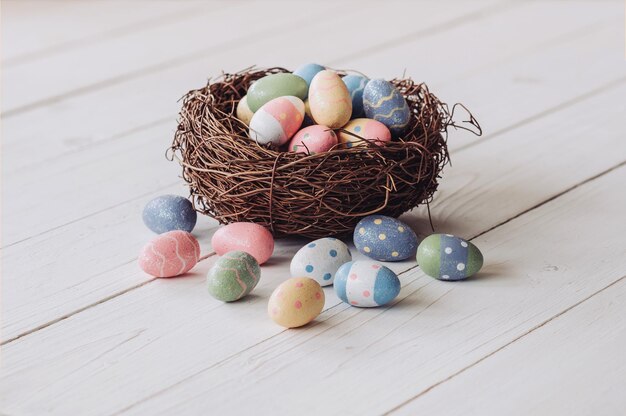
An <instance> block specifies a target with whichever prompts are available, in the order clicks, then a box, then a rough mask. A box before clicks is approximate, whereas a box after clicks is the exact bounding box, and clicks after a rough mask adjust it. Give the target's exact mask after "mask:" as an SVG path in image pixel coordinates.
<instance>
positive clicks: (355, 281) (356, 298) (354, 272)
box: [334, 260, 400, 308]
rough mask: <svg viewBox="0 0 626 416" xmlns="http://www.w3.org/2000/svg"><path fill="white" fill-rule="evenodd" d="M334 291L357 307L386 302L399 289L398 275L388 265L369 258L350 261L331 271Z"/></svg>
mask: <svg viewBox="0 0 626 416" xmlns="http://www.w3.org/2000/svg"><path fill="white" fill-rule="evenodd" d="M334 287H335V293H336V294H337V296H338V297H339V299H341V300H342V301H344V302H345V303H348V304H350V305H352V306H358V307H361V308H373V307H376V306H382V305H386V304H388V303H389V302H391V301H392V300H394V299H395V298H396V297H397V296H398V294H399V293H400V279H398V276H397V275H396V274H395V273H394V272H393V271H392V270H391V269H389V268H387V267H385V266H383V265H382V264H379V263H376V262H373V261H370V260H357V261H351V262H348V263H346V264H344V265H342V266H341V267H340V268H339V270H337V273H335V283H334Z"/></svg>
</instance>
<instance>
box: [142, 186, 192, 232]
mask: <svg viewBox="0 0 626 416" xmlns="http://www.w3.org/2000/svg"><path fill="white" fill-rule="evenodd" d="M197 219H198V214H197V213H196V211H195V210H194V209H193V205H192V204H191V202H190V201H189V200H188V199H187V198H183V197H182V196H179V195H161V196H158V197H156V198H154V199H152V200H151V201H149V202H148V203H147V204H146V206H145V207H144V209H143V222H144V224H146V226H147V227H148V228H149V229H151V230H152V231H154V232H155V233H157V234H162V233H166V232H168V231H173V230H183V231H188V232H191V231H192V230H193V227H195V226H196V221H197Z"/></svg>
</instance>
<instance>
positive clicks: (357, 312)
mask: <svg viewBox="0 0 626 416" xmlns="http://www.w3.org/2000/svg"><path fill="white" fill-rule="evenodd" d="M625 180H626V168H625V167H623V166H622V167H621V168H620V169H618V170H616V171H615V172H612V173H610V174H608V175H606V177H603V178H601V179H598V180H596V181H592V182H591V183H589V184H586V185H584V186H582V187H580V188H578V189H576V190H574V191H572V192H571V193H568V194H566V195H565V196H562V197H560V198H558V199H556V200H555V201H552V202H550V203H547V204H545V205H544V206H542V207H540V208H538V209H537V210H535V211H532V212H530V213H529V214H527V215H524V216H522V217H520V218H517V219H515V220H513V221H512V222H510V223H509V224H506V225H504V226H502V227H500V228H498V229H496V230H495V231H492V232H489V233H487V234H485V235H484V236H482V237H480V238H479V239H478V240H477V244H478V245H479V246H480V247H482V248H483V249H484V250H485V254H486V255H487V256H488V257H487V258H488V259H490V260H489V263H488V264H487V267H486V268H485V273H484V275H483V277H482V278H476V279H473V280H469V281H466V282H463V283H461V284H456V283H452V284H450V283H448V282H440V281H436V280H433V279H431V278H429V277H427V276H424V275H423V274H422V273H421V272H420V271H419V270H418V269H416V270H415V271H412V272H410V273H408V274H407V275H406V276H404V277H403V280H404V287H403V290H402V292H401V294H400V298H401V299H400V300H399V301H398V302H396V303H395V305H393V306H392V307H389V308H379V309H359V308H351V307H344V305H341V306H340V309H342V310H341V311H336V310H334V309H337V308H333V310H332V311H327V313H326V315H325V318H326V319H325V320H323V322H322V323H320V324H319V325H317V326H315V327H312V328H310V329H308V330H305V331H297V330H296V331H293V330H292V331H285V332H283V333H282V334H280V335H278V336H275V337H272V338H270V339H268V340H267V341H265V342H262V343H258V344H256V345H254V346H252V347H250V348H249V349H247V350H245V351H244V352H243V353H241V354H234V355H233V356H231V357H229V358H227V359H225V360H223V361H220V362H218V363H215V364H213V363H207V364H204V365H203V364H200V363H197V366H196V367H195V373H194V374H193V375H191V376H189V377H188V378H186V379H184V380H183V381H180V382H177V381H175V380H172V382H171V383H168V384H167V386H164V388H163V389H161V390H160V391H158V392H155V393H154V394H153V395H151V396H148V397H146V398H145V399H143V398H142V399H138V400H136V402H135V403H136V404H135V403H133V404H132V405H130V406H127V408H126V409H127V410H129V411H127V412H125V414H146V413H148V414H158V413H163V414H167V413H171V412H172V411H175V412H176V414H183V415H184V414H194V413H196V412H197V411H198V410H199V409H211V411H212V412H216V413H225V412H235V411H236V412H237V413H241V414H245V413H248V412H261V413H263V412H265V411H270V409H271V411H272V412H276V413H278V414H282V413H285V414H286V413H288V412H289V411H290V409H294V408H296V407H300V408H304V409H311V413H315V414H328V413H333V414H354V415H357V414H383V413H385V412H387V411H389V410H392V409H395V408H397V405H398V404H400V403H403V401H404V400H406V399H407V398H411V397H414V396H415V395H416V394H419V393H418V392H423V391H426V390H427V389H429V388H430V386H432V385H433V384H436V383H438V382H440V381H441V380H446V379H447V378H448V377H450V375H451V374H455V373H456V372H457V371H459V369H463V368H466V367H467V366H468V365H470V364H471V363H474V362H476V361H477V360H481V359H483V358H484V357H486V356H489V355H491V354H493V353H494V351H497V350H498V349H500V348H502V346H503V345H507V344H509V343H512V342H514V341H515V340H517V339H518V338H519V337H523V336H524V335H525V334H527V333H528V332H532V331H533V330H534V329H535V328H537V327H538V326H541V325H543V324H544V323H546V322H549V321H550V320H552V319H554V318H555V316H558V315H559V314H560V313H561V312H562V311H563V310H565V309H567V308H570V307H572V306H573V305H576V304H578V303H579V302H581V301H584V300H585V299H587V298H588V297H589V296H592V295H593V294H595V293H597V292H598V291H600V290H602V289H603V288H605V287H607V286H609V285H612V284H613V283H614V282H616V281H618V280H622V281H623V280H624V276H625V275H626V263H624V261H623V258H624V255H625V254H626V251H625V250H624V245H623V235H624V232H626V222H624V221H623V212H624V210H625V209H626V194H624V193H618V192H615V189H617V188H619V187H620V186H621V184H623V183H624V181H625ZM618 194H619V195H618ZM599 207H601V209H602V215H596V216H589V215H587V214H588V213H589V212H590V211H595V210H597V209H598V208H599ZM583 217H585V218H586V220H585V221H580V218H583ZM581 236H584V238H586V239H588V240H590V241H589V242H588V243H587V244H581ZM531 241H532V244H529V242H531ZM589 276H594V278H593V279H589V278H588V277H589ZM622 309H623V308H622ZM328 312H330V313H328ZM598 319H602V317H601V316H598V315H597V314H596V315H593V316H592V317H588V318H587V322H588V321H589V320H592V321H593V320H596V322H597V320H598ZM612 319H613V321H616V320H617V321H618V322H619V324H618V328H620V329H623V328H624V319H623V317H622V318H616V317H612ZM574 322H575V323H574ZM609 322H610V320H607V319H605V320H603V321H600V323H599V324H598V326H599V327H600V329H599V332H600V334H606V333H607V332H608V328H607V326H609ZM585 323H586V322H585V321H583V322H579V321H572V325H571V326H570V327H569V328H568V329H570V330H571V329H573V328H574V326H575V327H576V328H580V327H579V326H578V325H579V324H582V325H585ZM570 334H571V332H570ZM574 338H575V339H576V338H577V337H574ZM618 339H624V331H623V330H622V333H621V335H620V336H619V337H618ZM544 341H545V338H544ZM550 341H551V342H542V343H535V345H534V348H530V349H529V350H530V351H532V352H533V353H534V354H533V356H544V357H545V356H546V355H548V356H550V358H551V359H555V358H556V357H558V355H557V353H558V352H559V351H560V352H565V351H568V353H567V354H564V355H561V356H560V359H559V360H558V361H557V362H559V363H560V364H561V366H562V367H564V368H567V367H570V370H569V371H566V374H567V373H571V374H572V375H584V376H583V377H573V378H574V379H579V381H574V382H572V381H570V382H568V381H562V380H563V377H566V374H563V373H559V370H560V368H559V367H561V366H558V367H557V368H555V369H554V370H553V371H552V372H550V370H549V369H547V368H546V367H545V366H542V365H541V364H546V363H547V362H548V361H546V360H547V359H548V357H545V358H544V359H543V360H542V361H540V362H534V363H533V362H532V360H531V361H527V360H524V358H526V357H523V356H522V357H519V356H516V357H508V358H509V359H505V358H506V357H505V358H503V359H501V360H498V361H494V362H491V360H490V359H487V360H486V361H485V363H486V365H490V368H498V370H499V371H498V372H497V373H496V374H494V372H485V373H483V374H481V376H479V377H472V378H465V379H464V380H465V383H464V384H453V385H450V387H449V388H446V389H445V390H442V392H441V393H440V394H438V395H436V397H433V398H432V399H430V400H429V403H431V404H432V406H425V407H421V406H419V402H420V400H417V401H415V402H414V403H415V404H416V406H415V407H411V408H407V409H402V410H403V411H402V412H401V413H402V414H407V415H415V414H422V413H421V412H420V410H437V411H438V412H436V413H435V414H446V415H448V414H459V415H461V414H463V415H465V414H468V413H469V414H480V415H483V414H511V413H512V414H519V415H522V414H529V413H524V412H523V410H522V409H524V408H526V409H527V410H529V411H530V413H531V414H532V413H537V412H538V409H541V411H539V413H544V412H545V413H546V414H567V415H569V414H571V413H570V412H568V411H566V409H567V410H569V409H571V408H572V406H573V405H574V403H580V401H581V399H582V398H584V397H589V394H591V392H588V393H587V394H585V395H582V396H578V397H579V398H578V399H575V400H573V402H569V403H568V404H567V405H565V407H564V408H563V407H562V408H561V411H556V410H558V409H559V407H558V405H560V406H564V405H563V401H567V400H564V399H565V398H566V397H569V394H568V393H570V394H574V395H575V396H576V393H578V392H579V391H576V390H580V389H582V388H583V387H584V386H587V385H589V384H588V383H590V382H593V381H596V382H597V384H596V385H595V386H594V388H593V389H592V391H594V390H595V391H599V392H601V397H599V398H596V399H594V400H593V401H591V400H589V401H587V402H586V403H585V407H584V408H583V409H579V410H578V411H577V412H574V413H575V414H581V415H582V414H589V413H588V412H585V411H584V409H588V410H591V409H592V408H593V407H590V406H591V405H592V404H593V403H597V402H598V400H600V399H601V398H606V399H608V403H606V404H605V405H603V406H602V407H601V408H605V409H611V408H612V409H618V408H619V409H621V408H622V407H621V406H619V404H623V403H624V398H623V387H624V378H623V371H619V370H620V369H621V370H623V369H624V367H625V362H624V356H623V354H618V355H617V356H614V355H609V356H607V359H606V360H598V359H597V357H596V359H591V360H588V361H587V363H586V365H585V364H583V365H581V364H580V361H579V360H578V358H590V357H591V356H592V355H591V354H592V352H593V351H592V350H591V351H590V349H591V348H592V347H593V344H592V345H590V344H589V343H587V344H582V345H584V346H585V347H583V348H579V350H580V351H581V352H580V353H576V352H575V351H576V348H574V349H573V350H572V349H565V348H563V346H561V348H559V349H557V350H556V351H555V350H552V351H550V352H549V353H547V354H546V349H548V350H550V349H551V348H552V347H553V346H556V345H557V344H559V345H560V344H561V343H562V342H563V340H562V339H561V338H552V339H551V340H550ZM599 343H600V345H602V344H604V345H605V346H606V345H607V344H606V343H605V342H604V341H600V342H599ZM568 344H569V346H570V347H572V346H580V345H581V344H577V343H575V342H574V340H572V341H570V342H569V343H568ZM596 345H597V344H596ZM611 345H612V346H613V347H612V348H611V349H610V350H611V351H614V352H617V351H620V352H621V351H622V350H623V345H621V344H611ZM513 346H514V347H513V348H515V347H516V346H517V344H516V343H513ZM609 357H610V358H609ZM602 361H605V362H602ZM552 362H553V363H554V361H552ZM498 364H500V365H498ZM594 365H598V366H599V368H596V369H595V370H594V373H595V377H592V378H591V379H586V375H587V373H585V372H582V371H580V372H579V371H577V370H582V369H584V368H590V367H592V366H594ZM581 367H583V368H581ZM608 367H613V369H612V370H610V371H609V374H607V375H604V373H603V372H602V371H601V370H602V369H606V368H608ZM521 368H525V369H526V370H528V369H529V368H531V369H534V370H535V371H534V372H530V371H526V372H524V371H522V372H518V371H516V370H517V369H521ZM533 374H534V375H535V376H538V378H539V379H541V381H538V382H537V383H535V380H536V377H532V375H533ZM498 376H499V377H498ZM524 376H529V377H524ZM468 377H470V374H468ZM382 380H384V383H383V384H381V382H382ZM559 380H561V382H559ZM515 381H517V383H515ZM551 382H554V383H551ZM612 382H618V384H617V385H615V384H613V383H612ZM459 383H460V381H459ZM528 384H534V386H533V387H532V388H531V389H525V388H523V387H524V386H526V385H528ZM572 384H574V385H575V386H577V387H578V389H574V390H573V391H572V390H568V388H569V387H570V386H572ZM446 385H447V383H446V384H444V386H446ZM466 386H467V390H465V389H466ZM469 386H473V387H469ZM496 386H497V387H496ZM454 387H457V388H454ZM490 387H491V388H492V393H491V394H490V395H489V399H490V400H485V401H483V400H481V393H483V398H484V393H485V391H488V390H489V388H490ZM494 387H495V388H496V391H495V392H494V391H493V388H494ZM542 387H544V389H543V391H542V394H541V395H540V396H539V401H535V400H534V399H535V396H534V395H532V392H533V391H540V390H541V388H542ZM463 390H465V391H463ZM459 391H463V393H460V394H458V392H459ZM445 393H447V394H445ZM455 393H456V394H455ZM474 393H475V394H474ZM270 395H271V397H272V400H267V399H266V398H267V397H270ZM546 396H550V397H551V400H550V403H551V404H552V406H551V407H550V406H548V407H547V408H545V407H542V406H541V404H542V402H541V398H542V397H546ZM496 397H499V399H496V400H491V399H495V398H496ZM529 397H533V400H529V399H528V398H529ZM321 398H323V400H321ZM451 398H453V399H451ZM463 398H466V399H467V400H463ZM559 399H560V400H559ZM486 403H488V404H486ZM515 403H520V404H522V403H525V406H526V407H524V405H522V407H521V408H516V407H515ZM481 404H486V406H485V408H483V407H481ZM555 405H556V406H555ZM312 409H315V410H314V411H313V410H312ZM448 409H452V412H448V411H447V410H448ZM487 409H492V410H493V411H494V413H490V412H488V411H487ZM550 410H552V411H550ZM593 410H594V412H597V411H598V410H599V409H598V408H593ZM533 411H534V412H533ZM424 414H429V413H424ZM599 414H604V413H602V412H599ZM608 414H610V412H609V413H608Z"/></svg>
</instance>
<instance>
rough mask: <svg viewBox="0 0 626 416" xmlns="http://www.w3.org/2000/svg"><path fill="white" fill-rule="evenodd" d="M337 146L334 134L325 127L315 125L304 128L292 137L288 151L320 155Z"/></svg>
mask: <svg viewBox="0 0 626 416" xmlns="http://www.w3.org/2000/svg"><path fill="white" fill-rule="evenodd" d="M336 144H337V136H336V135H335V132H334V131H333V130H332V129H331V128H329V127H326V126H323V125H321V124H317V125H315V126H309V127H305V128H303V129H302V130H300V131H299V132H297V133H296V135H295V136H293V139H291V143H289V150H290V151H292V152H296V153H310V154H315V153H321V152H326V151H328V150H330V148H331V147H333V146H334V145H336Z"/></svg>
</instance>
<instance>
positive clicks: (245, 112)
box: [237, 95, 254, 126]
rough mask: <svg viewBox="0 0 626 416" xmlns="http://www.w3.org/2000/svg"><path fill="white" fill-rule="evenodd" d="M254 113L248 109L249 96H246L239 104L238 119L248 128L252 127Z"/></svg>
mask: <svg viewBox="0 0 626 416" xmlns="http://www.w3.org/2000/svg"><path fill="white" fill-rule="evenodd" d="M253 115H254V113H253V112H252V110H250V107H248V96H247V95H244V96H243V98H242V99H241V100H239V104H237V118H238V119H239V120H241V121H243V122H244V123H245V125H246V126H249V125H250V120H251V119H252V116H253Z"/></svg>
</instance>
